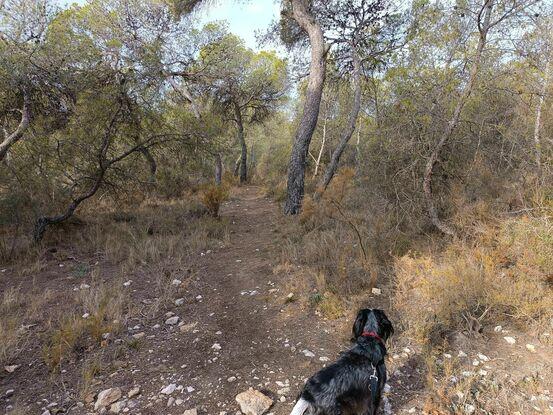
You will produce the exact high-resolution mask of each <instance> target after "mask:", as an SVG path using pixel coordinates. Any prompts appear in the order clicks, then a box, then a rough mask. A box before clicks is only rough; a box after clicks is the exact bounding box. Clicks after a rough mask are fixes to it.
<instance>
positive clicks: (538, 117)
mask: <svg viewBox="0 0 553 415" xmlns="http://www.w3.org/2000/svg"><path fill="white" fill-rule="evenodd" d="M550 63H551V62H550V60H548V61H547V64H546V65H545V72H544V74H543V84H542V86H541V91H540V97H539V100H538V107H537V109H536V123H535V125H534V147H535V157H536V167H537V169H538V175H539V176H541V171H542V169H541V140H540V132H541V113H542V108H543V103H544V101H545V94H546V92H547V87H548V85H549V75H550V74H549V71H550V69H551V68H550Z"/></svg>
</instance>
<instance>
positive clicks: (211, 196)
mask: <svg viewBox="0 0 553 415" xmlns="http://www.w3.org/2000/svg"><path fill="white" fill-rule="evenodd" d="M227 199H228V190H227V189H226V187H224V186H216V185H210V186H207V187H206V188H205V189H204V190H203V191H202V192H201V201H202V204H203V205H204V206H205V208H206V209H207V211H208V213H209V214H210V215H211V216H213V217H217V216H219V209H220V208H221V205H222V204H223V202H224V201H225V200H227Z"/></svg>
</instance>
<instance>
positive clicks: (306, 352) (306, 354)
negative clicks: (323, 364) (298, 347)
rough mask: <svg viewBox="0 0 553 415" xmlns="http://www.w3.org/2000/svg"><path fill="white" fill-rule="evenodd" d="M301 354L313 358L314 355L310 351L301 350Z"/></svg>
mask: <svg viewBox="0 0 553 415" xmlns="http://www.w3.org/2000/svg"><path fill="white" fill-rule="evenodd" d="M302 353H303V354H304V355H305V356H306V357H315V353H313V352H312V351H311V350H307V349H304V350H302Z"/></svg>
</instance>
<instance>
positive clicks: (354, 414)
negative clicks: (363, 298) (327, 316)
mask: <svg viewBox="0 0 553 415" xmlns="http://www.w3.org/2000/svg"><path fill="white" fill-rule="evenodd" d="M393 332H394V328H393V327H392V323H390V320H388V318H387V317H386V314H384V311H382V310H377V309H363V310H360V311H359V313H358V314H357V318H356V319H355V323H354V324H353V338H352V341H355V342H356V344H355V346H353V347H352V348H351V349H350V350H348V351H347V352H344V353H342V355H341V356H340V358H339V359H338V360H337V361H336V362H335V363H333V364H331V365H329V366H327V367H325V368H324V369H322V370H321V371H319V372H317V373H316V374H315V375H313V376H312V377H311V378H310V379H309V380H308V381H307V383H306V384H305V387H304V389H303V392H302V393H301V394H300V398H299V400H298V402H297V403H296V405H295V406H294V409H293V410H292V412H291V414H290V415H375V414H376V412H377V411H378V407H379V405H380V398H381V395H382V389H383V388H384V384H385V383H386V366H385V362H384V356H386V346H385V341H386V340H388V338H389V337H390V336H391V335H392V334H393Z"/></svg>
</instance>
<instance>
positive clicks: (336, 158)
mask: <svg viewBox="0 0 553 415" xmlns="http://www.w3.org/2000/svg"><path fill="white" fill-rule="evenodd" d="M351 53H352V58H353V74H352V81H353V90H354V93H353V105H352V107H351V113H350V116H349V120H348V125H347V127H346V129H345V130H344V132H343V133H342V137H341V138H340V142H339V143H338V146H337V147H336V149H335V150H334V153H332V157H331V159H330V163H329V164H328V167H327V168H326V171H325V174H324V176H323V179H322V181H321V184H320V188H319V192H320V194H319V195H322V193H324V191H325V190H326V188H327V187H328V185H329V184H330V181H331V180H332V178H333V177H334V175H335V174H336V170H337V169H338V164H339V163H340V157H342V153H343V152H344V150H345V149H346V146H347V144H348V142H349V140H350V138H351V136H352V135H353V132H354V131H355V125H356V124H357V117H358V116H359V110H360V108H361V61H360V60H359V56H358V55H357V51H356V50H355V47H353V46H352V52H351Z"/></svg>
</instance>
